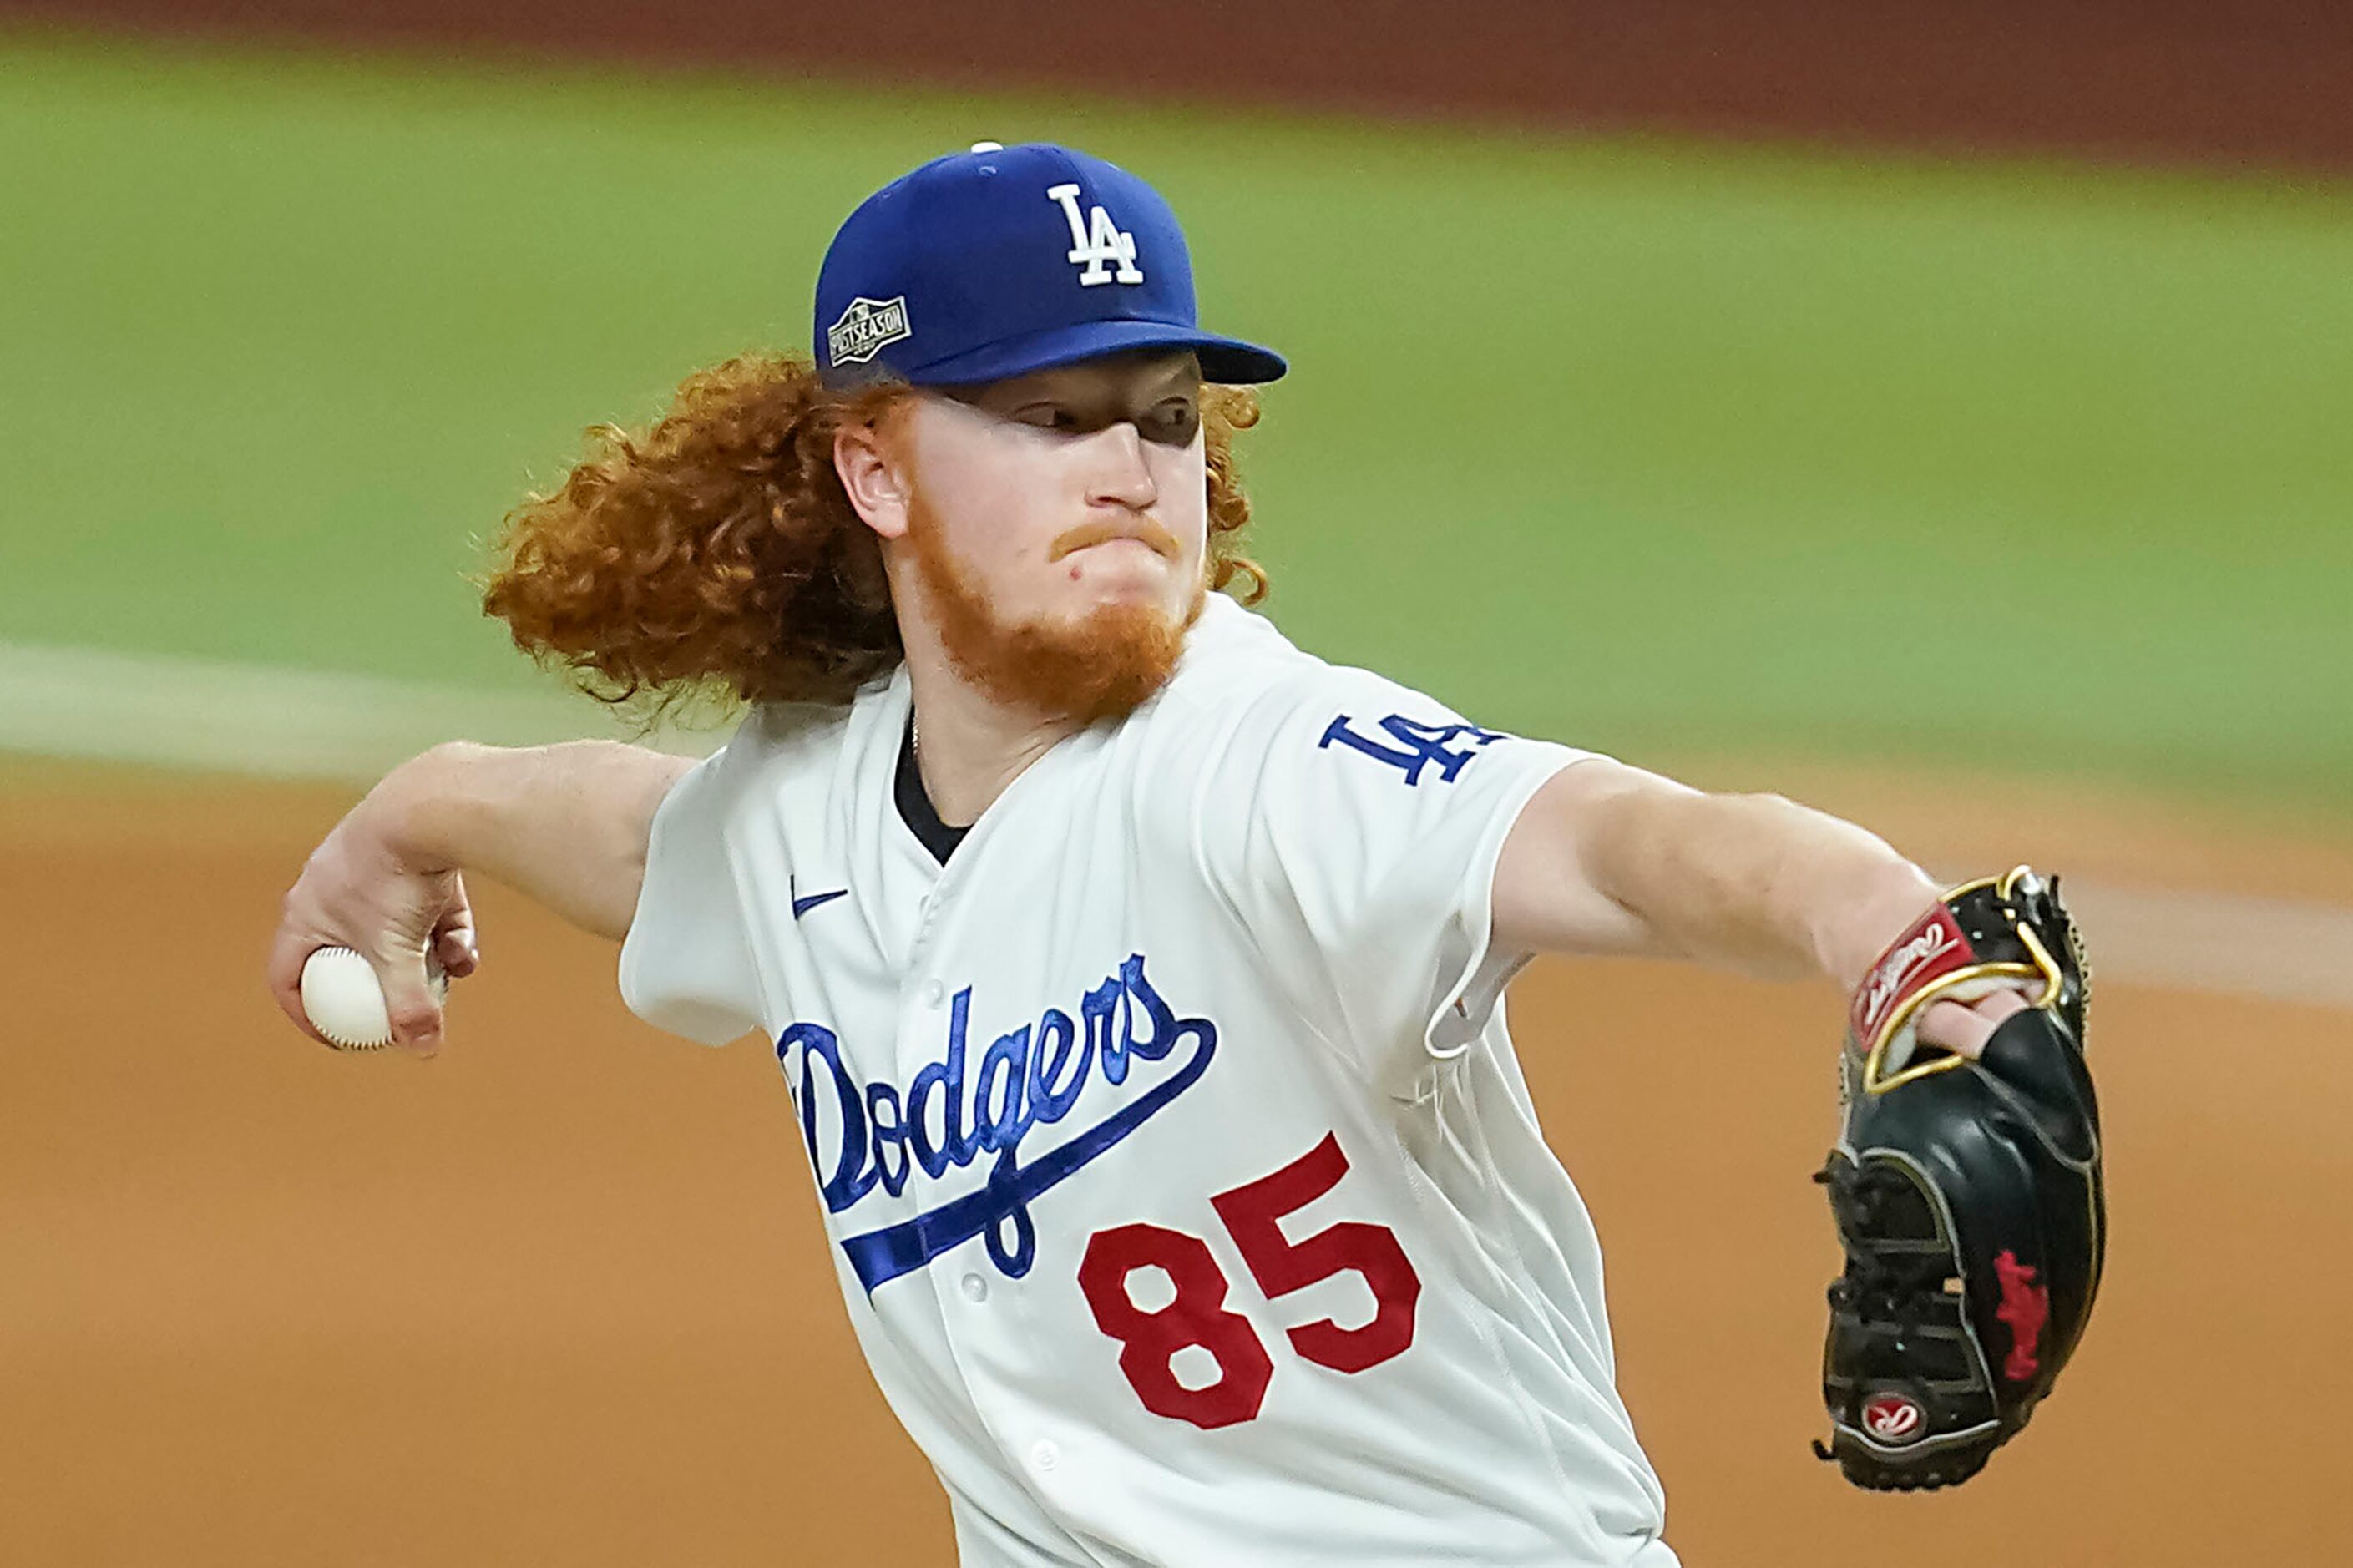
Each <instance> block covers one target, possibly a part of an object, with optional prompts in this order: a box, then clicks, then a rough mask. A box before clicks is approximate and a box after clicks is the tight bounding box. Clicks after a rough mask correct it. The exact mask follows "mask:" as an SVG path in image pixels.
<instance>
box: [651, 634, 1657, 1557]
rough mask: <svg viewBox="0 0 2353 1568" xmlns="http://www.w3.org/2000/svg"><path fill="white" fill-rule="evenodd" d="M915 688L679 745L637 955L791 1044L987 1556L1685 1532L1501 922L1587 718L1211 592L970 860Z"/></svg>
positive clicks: (881, 1295)
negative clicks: (1396, 663) (1380, 668)
mask: <svg viewBox="0 0 2353 1568" xmlns="http://www.w3.org/2000/svg"><path fill="white" fill-rule="evenodd" d="M909 719H910V698H909V690H908V682H907V677H906V672H905V671H904V669H903V668H902V669H901V670H900V671H898V672H897V673H896V674H894V675H893V676H892V677H891V678H890V679H887V680H879V681H877V682H875V683H873V684H871V685H870V686H869V687H868V688H867V689H865V690H864V691H862V692H861V693H860V695H859V697H858V698H857V700H856V701H855V702H854V703H853V704H851V705H850V706H849V708H848V709H847V710H842V709H839V708H833V709H816V708H798V707H786V706H776V707H769V708H761V709H755V710H754V711H753V712H752V713H751V715H750V716H749V717H747V718H746V719H745V721H744V723H743V725H742V727H741V729H740V730H739V731H737V732H736V734H735V735H734V736H733V739H732V740H731V741H730V742H729V743H728V745H727V746H726V747H725V748H724V749H723V750H722V751H720V752H718V753H716V754H715V755H713V756H712V757H711V758H710V759H708V760H707V761H705V762H704V763H702V764H701V765H699V766H698V767H696V768H695V769H694V770H693V771H692V772H691V773H688V774H686V775H685V776H684V777H683V778H681V780H680V781H679V783H678V784H677V785H676V786H675V787H674V788H673V789H672V791H671V793H670V795H669V796H668V798H667V799H666V800H665V801H664V802H663V803H662V805H661V807H660V810H659V813H658V814H657V816H656V817H655V819H654V824H653V834H652V844H651V848H650V852H649V859H648V864H647V868H646V878H645V887H644V891H643V894H642V896H641V898H640V900H639V902H638V910H637V916H636V920H635V921H634V923H633V924H632V925H631V927H630V930H629V935H628V942H627V943H626V944H625V946H624V948H623V951H622V954H621V989H622V994H623V995H624V997H625V998H626V999H627V1001H628V1005H629V1006H630V1007H631V1008H632V1009H633V1010H634V1011H636V1012H637V1013H638V1015H639V1016H642V1017H644V1018H645V1019H647V1020H648V1021H649V1022H650V1023H653V1024H655V1025H657V1026H660V1027H661V1028H664V1029H667V1030H670V1031H671V1032H673V1033H676V1034H680V1035H684V1036H687V1037H691V1038H694V1039H699V1040H702V1041H705V1042H708V1043H711V1044H719V1043H723V1042H725V1041H728V1040H732V1039H733V1038H736V1037H740V1036H742V1035H743V1034H744V1033H746V1032H749V1031H753V1030H757V1031H758V1032H760V1033H761V1034H762V1035H764V1036H765V1037H766V1038H767V1039H768V1040H769V1041H770V1042H771V1043H772V1044H773V1045H774V1047H775V1049H776V1058H777V1061H778V1063H779V1065H780V1066H781V1068H783V1072H784V1077H785V1081H786V1084H787V1085H788V1086H789V1088H790V1090H791V1092H792V1095H793V1099H794V1101H795V1104H796V1106H797V1110H798V1112H799V1120H800V1124H801V1129H802V1131H803V1133H804V1135H805V1137H806V1139H807V1145H808V1153H809V1157H810V1162H811V1164H812V1166H813V1168H814V1171H815V1173H816V1179H817V1184H818V1193H819V1195H820V1197H821V1199H822V1202H823V1205H824V1208H825V1214H826V1224H827V1226H828V1230H829V1232H830V1237H831V1240H832V1243H833V1246H832V1249H831V1250H832V1255H833V1262H834V1266H835V1269H836V1272H837V1273H838V1274H839V1277H840V1279H841V1288H842V1292H843V1294H844V1296H845V1297H846V1298H847V1299H848V1301H849V1316H850V1321H851V1322H852V1323H853V1324H854V1325H855V1327H856V1330H857V1332H858V1337H859V1340H860V1344H861V1345H862V1346H863V1348H864V1351H865V1353H866V1357H867V1361H868V1363H870V1365H871V1367H872V1369H873V1372H874V1377H875V1381H876V1382H877V1383H878V1384H881V1389H882V1392H883V1394H884V1395H885V1396H886V1397H888V1399H889V1400H890V1402H891V1405H892V1408H893V1409H894V1410H895V1411H896V1412H897V1414H898V1415H899V1417H900V1419H901V1420H902V1421H903V1422H904V1423H905V1424H906V1426H907V1429H908V1431H909V1432H910V1433H911V1434H912V1435H913V1436H914V1438H915V1441H916V1442H917V1443H918V1444H919V1445H920V1446H921V1447H922V1448H923V1452H924V1454H925V1455H926V1456H928V1457H929V1458H930V1459H931V1462H932V1464H933V1465H934V1467H935V1468H937V1470H938V1472H939V1476H940V1479H941V1481H942V1482H943V1483H944V1485H945V1487H946V1489H947V1493H948V1497H949V1500H950V1503H951V1507H952V1510H953V1513H954V1516H955V1532H956V1541H957V1545H958V1549H959V1551H960V1553H961V1555H962V1560H963V1562H964V1563H965V1564H967V1568H998V1565H1005V1568H1012V1565H1015V1564H1020V1565H1031V1564H1056V1565H1060V1564H1073V1565H1076V1564H1095V1563H1179V1564H1196V1563H1198V1564H1219V1565H1222V1564H1228V1563H1253V1564H1271V1563H1314V1564H1325V1563H1349V1564H1352V1565H1356V1564H1362V1565H1366V1568H1371V1565H1375V1564H1397V1565H1399V1568H1404V1565H1408V1564H1413V1565H1421V1564H1429V1563H1440V1562H1447V1563H1543V1564H1547V1565H1549V1568H1561V1565H1564V1564H1588V1563H1590V1564H1599V1563H1613V1564H1635V1565H1638V1568H1669V1565H1672V1564H1673V1563H1674V1562H1675V1557H1674V1554H1673V1553H1672V1552H1671V1551H1669V1550H1668V1548H1667V1547H1666V1546H1665V1544H1664V1543H1663V1542H1662V1540H1661V1539H1660V1531H1661V1530H1662V1521H1663V1509H1664V1502H1663V1498H1662V1493H1661V1490H1660V1487H1659V1481H1658V1478H1657V1476H1656V1475H1655V1474H1654V1473H1653V1472H1652V1470H1651V1467H1650V1465H1649V1463H1648V1462H1647V1461H1646V1460H1645V1459H1644V1458H1643V1455H1642V1451H1641V1448H1640V1447H1639V1446H1637V1444H1636V1442H1635V1438H1634V1432H1633V1428H1632V1426H1631V1425H1630V1423H1629V1421H1628V1419H1627V1415H1626V1411H1625V1407H1624V1406H1623V1405H1622V1404H1621V1403H1620V1400H1619V1398H1618V1395H1617V1393H1616V1391H1615V1389H1614V1387H1613V1383H1614V1367H1613V1363H1612V1356H1611V1350H1610V1343H1609V1324H1608V1321H1607V1320H1606V1318H1605V1317H1604V1314H1603V1308H1602V1295H1601V1254H1600V1249H1599V1245H1598V1243H1597V1241H1596V1239H1595V1237H1594V1232H1593V1226H1592V1222H1591V1221H1590V1219H1589V1218H1588V1216H1587V1214H1586V1211H1585V1207H1584V1205H1583V1204H1582V1203H1581V1202H1580V1201H1579V1199H1578V1197H1577V1191H1576V1189H1575V1188H1574V1187H1573V1186H1571V1185H1570V1184H1569V1180H1568V1177H1567V1174H1566V1173H1564V1172H1563V1171H1562V1169H1561V1167H1560V1164H1559V1163H1558V1162H1557V1161H1556V1159H1555V1158H1554V1157H1553V1155H1552V1152H1551V1151H1550V1150H1549V1149H1548V1148H1546V1144H1545V1142H1544V1140H1543V1137H1542V1135H1541V1134H1540V1133H1539V1131H1538V1130H1537V1127H1536V1121H1535V1111H1534V1109H1533V1107H1532V1106H1531V1104H1530V1102H1529V1098H1528V1093H1527V1089H1526V1086H1525V1083H1524V1082H1523V1080H1522V1079H1521V1075H1520V1071H1519V1067H1518V1064H1517V1061H1516V1060H1515V1058H1514V1055H1513V1049H1512V1044H1511V1040H1510V1037H1509V1036H1508V1035H1507V1034H1506V1032H1505V1029H1504V1010H1503V1005H1502V993H1503V989H1504V982H1505V981H1507V980H1508V979H1509V978H1510V976H1511V974H1512V973H1513V972H1514V970H1515V969H1516V968H1517V967H1518V966H1519V964H1520V963H1521V962H1523V960H1522V959H1521V958H1520V957H1519V956H1518V955H1514V954H1511V953H1503V952H1491V951H1490V947H1489V940H1488V933H1489V921H1490V915H1489V900H1490V889H1491V886H1492V883H1493V875H1494V869H1495V862H1496V859H1497V858H1498V856H1499V854H1500V853H1501V850H1502V847H1503V842H1504V836H1505V834H1506V833H1507V832H1508V831H1509V830H1510V828H1511V826H1512V823H1513V821H1514V817H1515V816H1517V815H1518V813H1519V811H1520V809H1521V807H1522V806H1523V805H1525V803H1526V801H1527V800H1528V798H1529V796H1530V795H1534V794H1535V791H1536V789H1537V787H1538V786H1539V785H1541V784H1543V783H1544V782H1545V781H1546V779H1547V778H1549V777H1551V776H1552V775H1553V774H1554V773H1556V771H1557V770H1559V769H1560V768H1562V767H1564V766H1567V765H1569V764H1570V763H1575V762H1576V761H1577V760H1579V759H1580V758H1581V757H1582V756H1584V755H1586V753H1582V752H1573V751H1570V750H1567V749H1566V748H1564V747H1560V746H1556V745H1553V744H1550V743H1547V742H1534V741H1526V740H1520V739H1516V738H1514V737H1511V736H1507V735H1500V734H1497V733H1495V732H1493V731H1486V730H1482V729H1479V728H1477V727H1475V726H1473V725H1471V724H1468V723H1465V722H1464V721H1462V720H1461V718H1459V717H1458V716H1456V715H1455V714H1453V713H1451V712H1449V711H1447V710H1445V709H1443V708H1441V707H1440V706H1439V705H1438V704H1436V703H1433V702H1432V701H1430V700H1429V699H1427V698H1425V697H1422V696H1419V695H1418V694H1417V693H1415V692H1412V691H1409V690H1407V689H1404V688H1402V687H1399V686H1397V685H1395V684H1393V683H1391V682H1389V681H1387V680H1384V679H1380V678H1378V677H1377V676H1374V675H1371V674H1368V673H1366V672H1365V671H1363V670H1357V669H1348V668H1337V667H1335V666H1332V665H1328V664H1326V663H1324V662H1323V661H1322V660H1320V659H1317V658H1312V657H1310V656H1308V655H1306V654H1303V653H1302V652H1300V651H1299V650H1298V649H1296V648H1294V647H1292V645H1291V644H1290V643H1289V642H1287V641H1286V640H1284V638H1283V637H1282V636H1281V635H1280V634H1279V633H1277V632H1276V631H1275V630H1274V628H1273V627H1272V626H1270V625H1269V624H1268V623H1267V622H1265V621H1264V620H1262V619H1261V618H1260V617H1258V616H1254V615H1252V614H1250V612H1249V611H1247V610H1244V609H1242V608H1241V607H1240V606H1239V605H1235V604H1233V603H1232V602H1230V601H1229V600H1227V599H1224V598H1221V597H1215V596H1213V597H1212V598H1211V599H1210V601H1209V603H1208V605H1207V607H1206V608H1205V610H1204V612H1203V614H1202V616H1201V618H1200V620H1199V621H1198V623H1197V625H1196V626H1195V627H1194V628H1193V630H1192V632H1191V633H1190V634H1189V636H1188V638H1187V645H1186V649H1185V653H1184V656H1183V658H1182V659H1181V660H1180V662H1179V664H1178V667H1177V669H1176V674H1175V675H1174V676H1173V677H1172V679H1170V681H1169V683H1168V684H1167V685H1166V687H1165V688H1164V689H1162V690H1161V691H1160V692H1159V693H1158V694H1156V695H1155V696H1154V697H1153V698H1152V700H1149V701H1148V702H1146V703H1145V704H1144V706H1143V707H1141V708H1139V709H1138V710H1136V711H1135V712H1134V714H1132V715H1131V716H1129V717H1128V718H1126V719H1125V720H1123V721H1116V722H1106V723H1103V724H1099V725H1096V726H1094V727H1093V728H1092V729H1089V730H1087V731H1083V732H1082V733H1080V734H1077V735H1075V736H1072V737H1071V738H1070V739H1068V740H1065V741H1063V742H1060V744H1059V745H1057V746H1055V747H1054V748H1053V749H1052V750H1051V751H1050V752H1047V753H1046V755H1044V756H1043V757H1041V758H1039V760H1038V761H1037V762H1036V763H1033V764H1032V765H1031V766H1030V767H1029V770H1028V771H1027V772H1025V773H1022V774H1021V775H1020V776H1019V777H1018V778H1017V779H1016V780H1015V781H1014V782H1013V784H1012V785H1011V786H1010V787H1009V788H1008V789H1007V790H1006V792H1005V793H1004V795H1002V796H1001V797H999V798H998V799H997V802H996V803H995V804H994V805H991V806H990V807H989V808H988V809H987V812H985V813H984V814H983V815H982V816H981V817H980V819H979V821H978V822H976V824H974V825H973V826H972V827H971V829H970V831H969V834H968V836H966V837H964V838H963V839H962V840H961V842H960V843H956V844H955V845H954V846H953V850H952V853H947V854H946V858H945V859H944V862H943V859H942V858H941V853H942V852H944V851H947V850H948V849H949V848H950V845H949V844H948V842H947V841H946V840H947V839H948V838H950V837H953V835H952V834H950V833H949V832H948V830H944V829H942V828H941V827H940V826H939V824H938V819H937V817H936V816H933V815H930V808H929V805H928V803H927V802H925V801H923V796H922V788H921V784H920V780H919V779H917V776H916V775H915V773H913V768H912V766H911V765H910V764H909V758H910V756H911V753H910V752H909V751H908V731H909ZM911 781H913V796H912V798H910V795H909V784H910V782H911ZM926 818H928V821H926Z"/></svg>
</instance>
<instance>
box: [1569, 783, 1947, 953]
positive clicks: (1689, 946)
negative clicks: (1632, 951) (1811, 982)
mask: <svg viewBox="0 0 2353 1568" xmlns="http://www.w3.org/2000/svg"><path fill="white" fill-rule="evenodd" d="M1612 809H1613V817H1612V827H1613V831H1610V832H1609V833H1606V834H1600V835H1596V836H1595V837H1594V839H1593V840H1592V841H1591V843H1590V847H1589V848H1588V868H1589V870H1590V872H1591V875H1592V877H1593V879H1594V881H1595V883H1596V885H1597V886H1598V887H1599V889H1600V890H1601V891H1602V892H1603V893H1605V894H1606V895H1607V896H1608V897H1609V898H1610V899H1611V900H1614V901H1615V902H1617V903H1619V904H1620V905H1621V906H1623V907H1624V908H1626V909H1628V910H1631V911H1633V912H1634V913H1635V914H1636V915H1637V916H1638V917H1639V918H1640V919H1641V921H1642V923H1643V924H1644V925H1646V926H1648V927H1649V928H1650V929H1651V931H1652V932H1653V933H1655V935H1656V936H1657V937H1658V938H1659V939H1660V941H1661V942H1662V943H1663V944H1664V945H1666V946H1668V947H1669V948H1671V949H1672V950H1673V951H1676V952H1681V953H1683V954H1685V955H1687V956H1690V957H1693V958H1697V959H1701V960H1704V961H1712V962H1716V963H1729V964H1735V965H1738V966H1740V967H1744V968H1748V969H1752V970H1756V971H1758V972H1760V973H1775V974H1797V973H1808V972H1813V973H1822V974H1827V975H1829V976H1830V977H1831V978H1832V979H1833V980H1836V981H1837V982H1838V983H1839V984H1841V985H1842V986H1851V985H1852V984H1854V983H1855V982H1856V981H1857V980H1858V979H1860V978H1861V977H1862V972H1863V971H1864V970H1865V969H1866V968H1867V967H1869V965H1870V963H1871V961H1872V959H1873V957H1875V956H1876V955H1877V954H1878V952H1879V951H1880V949H1881V948H1882V947H1883V945H1884V944H1885V943H1886V942H1888V940H1889V939H1891V938H1892V937H1894V935H1895V933H1896V932H1897V931H1901V930H1902V929H1903V928H1904V926H1905V924H1906V923H1907V922H1908V921H1911V920H1912V919H1914V918H1915V916H1916V915H1918V913H1919V912H1920V910H1924V909H1926V907H1927V906H1928V905H1929V903H1930V902H1932V901H1933V900H1935V898H1936V884H1935V883H1934V882H1932V881H1931V880H1930V879H1929V878H1928V876H1927V874H1926V872H1924V871H1922V870H1921V869H1920V868H1918V867H1917V866H1915V865H1913V864H1912V863H1911V862H1910V861H1909V860H1906V859H1905V858H1904V857H1903V856H1901V855H1899V854H1897V853H1896V852H1895V850H1894V849H1893V848H1892V847H1889V846H1888V845H1887V844H1886V842H1885V841H1883V839H1881V838H1879V837H1877V836H1876V835H1874V834H1872V833H1869V832H1866V831H1865V830H1864V829H1862V828H1860V827H1858V826H1855V825H1854V824H1852V823H1851V822H1844V821H1841V820H1840V819H1839V818H1837V817H1834V816H1827V815H1825V814H1824V813H1821V812H1819V811H1815V810H1813V809H1811V808H1810V807H1807V806H1803V805H1798V804H1797V803H1796V802H1794V801H1790V800H1785V799H1783V798H1782V797H1781V796H1779V795H1701V794H1681V793H1667V792H1651V791H1641V792H1633V793H1630V794H1628V795H1624V796H1621V797H1620V799H1619V800H1618V801H1617V802H1615V803H1614V805H1613V808H1612Z"/></svg>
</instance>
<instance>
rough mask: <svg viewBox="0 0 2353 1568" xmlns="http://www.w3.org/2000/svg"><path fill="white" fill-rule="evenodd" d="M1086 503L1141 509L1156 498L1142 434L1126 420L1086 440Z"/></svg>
mask: <svg viewBox="0 0 2353 1568" xmlns="http://www.w3.org/2000/svg"><path fill="white" fill-rule="evenodd" d="M1087 446H1088V447H1089V451H1088V453H1087V458H1088V463H1089V467H1088V469H1087V504H1088V505H1089V506H1096V505H1105V506H1122V507H1126V508H1128V509H1129V510H1134V511H1144V510H1147V509H1149V508H1150V507H1151V506H1152V505H1153V503H1154V502H1155V501H1157V500H1159V499H1160V481H1159V480H1157V479H1155V478H1153V475H1152V464H1151V463H1150V461H1149V460H1147V459H1146V458H1145V453H1144V437H1143V434H1142V433H1141V432H1140V431H1138V430H1137V429H1136V427H1135V426H1134V422H1133V421H1130V420H1122V421H1121V422H1120V423H1118V424H1116V425H1113V426H1107V427H1105V428H1104V429H1102V430H1099V431H1097V432H1096V433H1095V435H1094V436H1093V437H1092V439H1090V440H1089V441H1088V442H1087Z"/></svg>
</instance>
